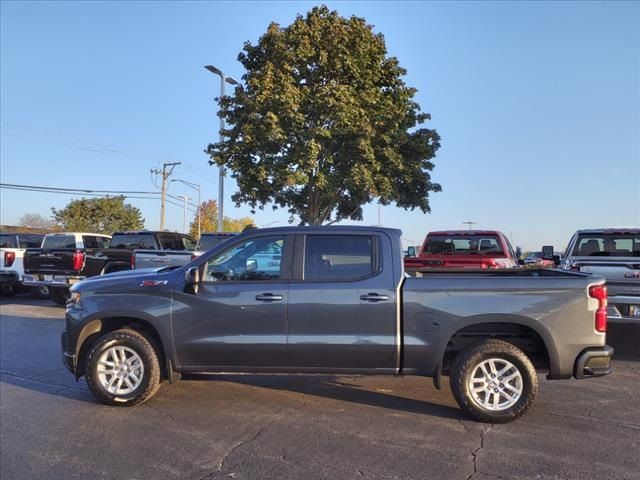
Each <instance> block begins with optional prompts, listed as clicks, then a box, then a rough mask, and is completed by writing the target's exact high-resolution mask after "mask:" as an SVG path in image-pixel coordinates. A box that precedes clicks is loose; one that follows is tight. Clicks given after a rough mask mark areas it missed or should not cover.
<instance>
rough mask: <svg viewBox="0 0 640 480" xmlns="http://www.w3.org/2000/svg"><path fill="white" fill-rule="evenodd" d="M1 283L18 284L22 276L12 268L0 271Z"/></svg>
mask: <svg viewBox="0 0 640 480" xmlns="http://www.w3.org/2000/svg"><path fill="white" fill-rule="evenodd" d="M0 283H1V284H3V285H18V284H19V283H20V277H18V273H17V272H14V271H11V270H2V271H0Z"/></svg>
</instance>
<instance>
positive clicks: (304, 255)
mask: <svg viewBox="0 0 640 480" xmlns="http://www.w3.org/2000/svg"><path fill="white" fill-rule="evenodd" d="M391 259H392V249H391V242H390V241H389V239H388V238H387V237H386V236H384V235H379V234H376V233H366V234H353V235H352V234H349V235H342V234H334V233H329V234H325V233H310V234H307V235H300V236H298V237H297V241H296V258H295V260H294V278H293V280H292V283H291V286H290V288H289V312H288V323H289V331H288V335H287V352H288V356H289V361H290V363H291V366H292V367H313V369H323V368H326V369H329V370H337V369H345V370H357V369H372V368H379V369H383V368H393V367H394V366H395V354H396V328H397V324H396V318H397V317H396V315H397V310H396V302H397V301H398V299H396V292H395V287H394V280H393V268H392V266H391V265H390V263H391ZM385 261H386V262H387V263H388V264H384V263H385Z"/></svg>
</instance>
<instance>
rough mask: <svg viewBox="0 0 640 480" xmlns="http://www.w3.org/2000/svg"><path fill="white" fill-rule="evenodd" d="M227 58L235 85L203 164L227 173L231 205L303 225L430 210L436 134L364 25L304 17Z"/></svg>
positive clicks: (328, 14) (322, 14)
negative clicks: (236, 70) (387, 209)
mask: <svg viewBox="0 0 640 480" xmlns="http://www.w3.org/2000/svg"><path fill="white" fill-rule="evenodd" d="M238 60H239V61H240V62H241V63H242V64H243V65H244V67H245V69H246V73H245V75H244V76H243V77H242V78H243V80H244V85H241V86H238V87H236V88H235V92H234V95H232V96H225V97H223V98H221V99H220V107H221V112H220V115H221V116H222V117H223V118H224V119H225V120H226V122H227V125H229V126H230V128H229V129H227V130H226V131H225V137H226V139H225V140H224V141H223V142H220V143H216V144H211V145H209V147H208V148H207V152H208V153H209V155H210V156H211V161H210V163H217V164H218V165H224V166H226V167H227V168H229V169H230V170H231V172H232V176H233V177H234V178H235V179H236V181H237V183H238V189H239V191H238V192H237V193H235V194H234V195H233V197H232V198H233V200H234V201H235V202H236V204H240V203H247V204H249V205H250V206H251V207H252V208H253V209H254V211H255V208H264V206H265V205H266V204H267V203H272V204H273V208H274V209H277V208H278V207H281V208H287V209H288V211H289V213H290V214H291V221H293V218H294V215H297V216H298V217H299V219H300V222H301V223H302V224H314V225H315V224H322V223H324V222H327V221H331V220H334V221H335V220H340V219H347V218H349V219H355V220H360V219H362V205H364V204H367V203H370V202H372V201H374V200H375V199H376V198H377V199H378V201H379V202H380V203H382V204H384V205H386V204H389V203H391V202H395V203H396V205H398V206H399V207H402V208H405V209H414V208H419V209H421V210H422V211H423V212H425V213H426V212H429V211H430V205H429V193H430V192H439V191H440V190H441V188H440V185H438V184H437V183H433V182H432V181H431V176H430V173H429V172H431V171H432V170H433V168H434V165H433V163H432V159H433V158H434V156H435V153H436V151H437V150H438V148H439V147H440V136H439V135H438V133H437V132H436V131H435V130H431V129H428V128H416V127H419V126H420V125H421V124H423V123H424V122H425V121H427V120H429V119H430V115H429V114H427V113H421V111H420V106H419V105H418V104H417V103H416V102H415V100H414V95H415V93H416V90H415V89H414V88H410V87H408V86H407V85H406V84H405V82H404V80H403V78H402V77H403V76H404V75H405V74H406V70H404V69H403V68H401V67H400V65H399V62H398V59H397V58H395V57H389V56H387V49H386V46H385V40H384V37H383V35H382V34H379V33H378V34H375V33H373V31H372V27H371V26H370V25H368V24H367V23H366V21H365V20H364V19H363V18H358V17H350V18H344V17H341V16H340V15H339V14H338V13H337V12H335V11H329V9H327V7H324V6H322V7H315V8H313V9H312V10H311V11H310V12H308V13H307V15H306V16H305V17H303V16H298V17H297V18H296V20H295V21H294V22H293V24H291V25H290V26H288V27H285V28H283V27H281V26H280V25H278V24H276V23H272V24H270V25H269V27H268V29H267V32H266V33H265V34H264V35H263V36H262V37H260V39H259V40H258V42H257V44H255V45H252V44H251V43H249V42H247V43H245V45H244V49H243V52H241V53H240V54H239V56H238Z"/></svg>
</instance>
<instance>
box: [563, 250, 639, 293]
mask: <svg viewBox="0 0 640 480" xmlns="http://www.w3.org/2000/svg"><path fill="white" fill-rule="evenodd" d="M576 264H577V266H579V267H580V271H581V272H584V273H592V274H594V275H599V276H601V277H604V278H605V279H606V280H607V289H608V291H609V296H610V297H613V296H617V295H638V296H640V259H638V260H631V261H629V260H628V259H627V260H614V259H612V258H607V259H602V260H601V261H594V260H593V258H590V259H589V260H580V259H579V258H577V259H576V260H575V261H574V265H576Z"/></svg>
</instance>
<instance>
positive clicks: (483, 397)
mask: <svg viewBox="0 0 640 480" xmlns="http://www.w3.org/2000/svg"><path fill="white" fill-rule="evenodd" d="M450 382H451V391H452V392H453V395H454V397H455V399H456V401H457V402H458V405H460V408H462V409H463V410H464V411H465V412H466V413H467V414H469V415H470V416H472V417H473V418H475V419H477V420H480V421H482V422H488V423H507V422H511V421H513V420H515V419H517V418H519V417H520V416H522V415H524V414H525V412H526V411H527V410H529V408H531V405H532V404H533V401H534V400H535V398H536V396H537V394H538V377H537V375H536V371H535V368H534V366H533V364H532V363H531V360H529V357H527V355H526V354H525V353H524V352H523V351H522V350H520V349H519V348H517V347H516V346H514V345H512V344H510V343H508V342H504V341H502V340H495V339H491V340H485V341H482V342H480V343H476V344H474V345H471V346H469V347H467V348H466V349H464V350H462V351H461V352H460V353H459V354H458V355H457V356H456V357H455V359H454V361H453V365H452V368H451V377H450Z"/></svg>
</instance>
